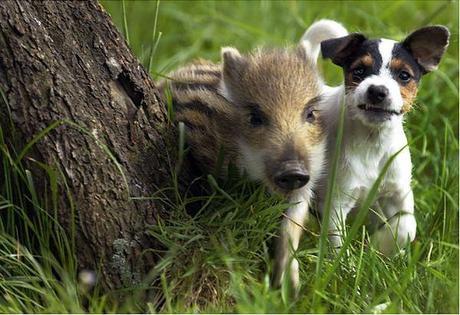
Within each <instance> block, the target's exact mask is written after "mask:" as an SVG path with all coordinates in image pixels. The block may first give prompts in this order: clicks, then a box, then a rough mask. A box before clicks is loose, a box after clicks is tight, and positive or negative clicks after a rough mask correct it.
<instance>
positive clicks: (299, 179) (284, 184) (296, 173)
mask: <svg viewBox="0 0 460 315" xmlns="http://www.w3.org/2000/svg"><path fill="white" fill-rule="evenodd" d="M274 180H275V184H276V185H277V186H278V187H279V188H281V189H283V190H294V189H298V188H300V187H303V186H305V185H306V184H307V183H308V181H309V180H310V175H309V174H308V172H307V170H306V169H305V167H304V166H303V165H302V164H301V163H300V162H298V161H286V162H283V163H281V165H280V168H279V171H278V172H276V174H275V177H274Z"/></svg>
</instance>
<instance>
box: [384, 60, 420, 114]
mask: <svg viewBox="0 0 460 315" xmlns="http://www.w3.org/2000/svg"><path fill="white" fill-rule="evenodd" d="M390 69H391V72H392V73H399V72H400V71H406V72H407V73H409V74H410V75H411V76H412V77H414V71H413V69H412V67H411V66H410V65H409V64H408V63H406V62H404V60H402V59H398V58H393V59H392V60H391V62H390ZM399 90H400V91H401V96H402V98H403V106H402V108H401V112H402V113H407V112H408V111H410V110H411V108H412V105H413V103H414V101H415V98H416V96H417V90H418V84H417V82H416V81H415V80H414V79H411V80H410V81H409V82H407V83H403V82H399Z"/></svg>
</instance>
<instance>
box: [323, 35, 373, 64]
mask: <svg viewBox="0 0 460 315" xmlns="http://www.w3.org/2000/svg"><path fill="white" fill-rule="evenodd" d="M365 40H366V37H365V36H364V35H363V34H360V33H352V34H350V35H348V36H344V37H339V38H333V39H328V40H325V41H323V42H321V54H322V55H323V58H329V59H331V60H332V62H333V63H335V64H336V65H339V66H341V67H343V66H344V65H345V64H346V62H347V60H348V58H349V57H350V56H351V55H353V53H355V52H356V51H357V50H358V49H359V47H361V45H362V43H363V42H364V41H365Z"/></svg>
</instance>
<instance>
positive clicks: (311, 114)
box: [305, 107, 316, 123]
mask: <svg viewBox="0 0 460 315" xmlns="http://www.w3.org/2000/svg"><path fill="white" fill-rule="evenodd" d="M305 120H306V121H307V122H309V123H313V122H314V121H315V120H316V115H315V109H314V108H312V107H309V108H307V109H306V111H305Z"/></svg>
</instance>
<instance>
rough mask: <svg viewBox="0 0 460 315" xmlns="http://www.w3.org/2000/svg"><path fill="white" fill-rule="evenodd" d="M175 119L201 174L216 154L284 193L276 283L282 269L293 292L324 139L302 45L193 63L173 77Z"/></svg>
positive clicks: (210, 169)
mask: <svg viewBox="0 0 460 315" xmlns="http://www.w3.org/2000/svg"><path fill="white" fill-rule="evenodd" d="M170 77H171V79H172V80H171V81H169V82H168V83H167V84H166V83H165V82H163V83H162V88H163V89H165V85H169V89H170V93H171V95H172V101H173V105H174V108H175V112H176V120H177V121H179V122H183V123H184V124H185V126H186V135H187V141H188V144H189V145H190V149H191V154H192V156H193V158H194V159H195V160H196V162H197V165H199V166H200V167H201V168H202V172H203V173H214V172H215V167H216V161H217V159H218V156H219V151H220V150H221V149H223V150H224V153H225V159H224V167H223V169H226V166H225V165H227V164H228V163H233V164H235V165H236V166H237V167H238V168H239V170H240V171H241V172H245V173H247V174H248V176H249V178H250V179H252V180H254V181H258V182H261V183H263V184H265V185H266V186H267V187H268V189H269V190H270V191H271V192H276V193H280V194H282V195H284V196H285V197H286V199H287V200H288V201H289V203H291V204H292V206H291V207H290V208H289V209H288V210H287V211H286V213H285V217H284V218H283V220H282V223H281V229H280V233H279V237H278V239H277V244H276V249H275V266H274V274H273V284H274V285H275V286H279V285H280V284H281V282H282V279H283V277H284V274H285V271H286V270H287V269H288V268H289V269H290V270H289V271H290V283H291V284H292V285H293V286H294V287H295V288H297V287H298V282H299V275H298V274H299V270H298V262H297V260H295V259H292V256H291V255H290V253H291V250H296V249H297V247H298V243H299V239H300V236H301V234H302V225H303V223H304V221H305V220H306V217H307V214H308V207H309V203H310V199H311V197H312V191H313V189H314V185H315V183H316V182H317V181H318V179H319V178H320V177H321V172H322V170H323V156H324V149H325V144H326V139H325V138H326V137H325V135H324V132H323V128H322V124H321V115H320V113H319V112H318V111H316V104H317V103H318V101H319V98H318V96H319V94H320V92H321V90H320V88H321V86H322V83H321V82H320V77H319V74H318V72H317V70H316V67H315V62H314V59H313V58H310V57H309V55H308V53H307V50H305V49H304V48H302V47H297V48H296V49H273V50H264V49H259V50H256V51H255V52H254V53H252V54H249V55H241V54H240V53H239V52H238V51H237V50H236V49H235V48H223V49H222V64H213V63H210V62H206V61H200V62H198V63H193V64H191V65H189V66H186V67H184V68H182V69H179V70H177V71H176V72H174V73H172V74H171V75H170Z"/></svg>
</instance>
